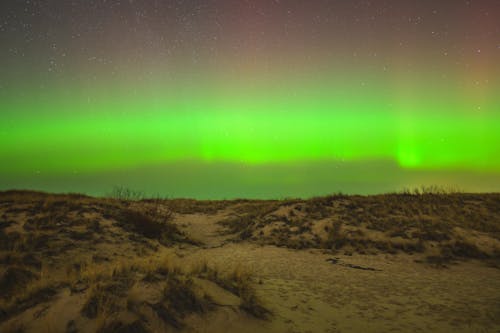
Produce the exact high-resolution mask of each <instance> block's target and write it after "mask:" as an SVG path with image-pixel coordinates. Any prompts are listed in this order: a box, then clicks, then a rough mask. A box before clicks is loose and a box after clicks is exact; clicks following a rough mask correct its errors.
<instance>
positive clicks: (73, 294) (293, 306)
mask: <svg viewBox="0 0 500 333" xmlns="http://www.w3.org/2000/svg"><path fill="white" fill-rule="evenodd" d="M16 200H21V199H16ZM43 200H47V199H43ZM71 200H73V199H71ZM79 200H84V201H85V200H87V199H79ZM89 200H90V199H89ZM99 204H100V203H99ZM82 205H88V206H89V207H90V208H89V210H88V211H86V212H84V213H81V214H80V215H78V216H81V217H82V218H84V219H85V221H87V220H88V221H98V222H99V223H98V224H99V228H98V229H96V230H98V231H91V232H88V230H93V229H89V227H88V226H86V224H85V223H87V222H85V223H84V222H78V223H79V224H78V223H77V224H75V225H74V226H71V224H70V223H67V221H64V220H57V219H56V220H51V221H50V223H52V224H51V226H52V227H53V228H55V229H53V232H54V233H53V235H54V238H53V239H49V241H48V242H49V243H47V244H49V245H47V248H45V247H44V248H42V250H43V251H41V252H40V253H39V256H41V257H42V258H41V259H40V260H41V261H42V263H45V262H48V263H50V265H49V264H47V265H45V264H42V265H41V267H42V268H41V271H40V272H39V273H37V274H40V279H42V277H44V278H46V277H47V276H49V277H50V278H51V279H55V278H56V276H59V275H61V276H65V279H66V280H68V279H69V278H68V277H67V276H66V275H67V274H69V273H68V267H69V266H68V265H74V263H76V262H78V261H77V260H76V258H92V261H93V262H94V263H98V264H99V265H106V264H107V263H108V262H109V263H110V264H111V263H114V262H124V261H126V260H135V259H137V258H141V260H142V259H143V260H145V261H146V260H147V261H148V262H152V260H158V261H161V260H164V258H169V260H171V261H172V262H174V263H175V264H176V265H178V266H180V267H197V265H198V266H199V265H200V263H203V264H206V265H208V266H210V267H212V268H214V269H216V270H217V271H219V272H222V273H224V272H230V271H233V270H239V271H243V272H246V273H248V274H249V275H251V281H252V286H253V288H254V290H255V294H256V296H257V298H258V299H259V302H260V304H261V305H262V306H263V307H264V308H265V309H267V310H269V312H270V313H271V315H269V316H268V318H267V319H262V318H256V317H255V316H253V315H251V314H250V313H247V312H245V311H243V310H242V308H241V306H240V304H241V302H242V298H241V297H242V296H238V295H237V294H235V293H234V292H231V291H230V290H228V289H227V288H221V286H220V284H217V283H215V282H214V281H212V280H210V279H207V278H203V277H200V276H198V275H193V276H192V279H193V281H194V285H195V286H196V288H198V289H200V290H203V293H204V294H205V295H208V296H209V298H210V299H211V302H212V303H213V304H215V306H212V307H211V308H210V310H207V311H203V312H192V313H187V314H186V315H185V316H183V317H182V318H183V322H184V324H185V325H183V326H182V327H177V328H176V327H173V326H172V325H169V324H168V323H165V322H164V321H162V320H161V318H159V316H158V315H157V314H155V313H154V311H153V310H151V309H153V308H154V307H153V304H159V303H158V302H159V301H158V299H160V298H161V297H160V296H161V295H160V290H161V288H160V287H158V286H159V284H158V283H160V282H158V283H157V282H151V283H146V282H144V281H142V280H138V281H136V282H135V283H134V284H133V285H132V286H131V287H130V286H129V287H127V288H128V289H126V292H127V293H128V295H127V296H126V299H127V305H126V306H125V305H124V307H123V309H125V308H126V309H128V310H123V311H121V312H119V311H117V313H115V314H107V313H105V314H102V315H98V316H97V318H86V317H85V316H83V315H82V308H83V307H85V304H87V303H88V300H89V297H90V295H91V292H92V290H93V289H92V288H93V287H91V286H89V285H85V284H84V283H83V282H81V280H82V279H83V278H81V276H80V277H78V278H75V279H73V280H71V283H65V284H62V285H61V286H60V287H58V288H56V289H55V290H56V292H55V294H54V295H52V296H50V297H48V298H44V299H41V300H40V301H35V302H33V303H32V304H30V305H29V306H27V307H25V308H23V310H22V311H15V308H14V312H12V313H11V314H9V313H8V312H6V310H2V307H1V306H0V332H2V333H3V332H23V331H25V332H68V333H69V332H96V331H98V330H99V327H101V332H148V331H150V332H151V331H153V332H179V331H183V332H214V333H216V332H217V333H218V332H241V333H244V332H276V333H278V332H363V333H368V332H497V333H498V332H500V269H499V268H498V266H495V265H491V263H490V262H487V261H485V260H480V259H474V258H468V259H465V258H464V259H461V260H456V261H455V260H454V261H450V262H447V264H446V265H441V266H436V265H430V264H428V263H425V262H423V258H424V257H425V254H426V253H417V252H415V253H412V252H411V251H406V252H405V251H397V252H395V253H391V252H392V251H391V252H384V251H378V252H376V253H375V252H372V251H371V250H370V251H367V252H365V253H364V254H360V253H358V252H357V251H355V250H352V249H350V250H349V251H344V250H335V249H333V250H332V249H326V248H311V247H305V248H296V249H294V248H290V247H286V246H276V245H272V244H270V243H269V242H267V243H266V242H262V241H260V240H259V239H257V240H256V237H249V238H247V239H241V237H238V234H237V233H235V232H228V229H227V226H224V225H221V224H220V223H219V222H221V221H225V220H227V219H228V218H231V217H232V216H234V215H237V214H240V213H241V209H240V208H239V207H240V206H243V205H246V203H243V204H241V203H234V204H233V203H231V204H227V205H225V206H222V208H220V209H217V210H214V211H210V212H196V211H193V212H184V211H183V210H185V209H184V208H183V210H179V211H177V212H176V213H175V214H174V215H173V216H172V220H171V222H170V223H172V224H173V225H175V226H177V227H178V228H179V229H180V230H181V231H182V232H183V234H184V235H185V236H186V237H187V238H186V239H190V241H189V242H184V241H179V242H177V241H176V242H174V243H172V244H165V243H161V242H158V241H157V239H156V238H154V237H153V236H154V235H153V236H151V237H149V238H145V237H142V236H141V237H139V236H137V235H136V234H135V233H134V232H133V231H130V230H129V229H127V228H126V227H123V226H122V225H118V224H116V223H115V222H114V220H113V219H114V218H113V217H112V216H111V217H110V216H105V214H104V215H103V214H102V213H99V209H100V208H99V207H100V206H99V205H98V204H96V203H94V202H93V201H92V202H90V201H89V203H86V201H85V203H84V204H82V203H80V204H78V205H76V206H82ZM116 205H118V204H116ZM141 205H143V204H142V203H133V204H131V205H127V207H129V206H130V207H132V208H133V209H135V208H137V207H142V206H141ZM339 205H344V203H340V204H339V203H338V202H337V203H335V204H334V205H332V207H333V208H332V209H339V207H338V206H339ZM106 207H108V206H106ZM109 207H111V208H109ZM109 207H108V208H106V209H114V208H113V207H115V208H116V207H119V206H109ZM120 207H121V206H120ZM130 207H129V208H130ZM134 207H135V208H134ZM290 207H292V208H290ZM129 208H127V209H129ZM137 209H138V208H137ZM162 209H165V210H167V207H166V206H165V207H163V206H162ZM292 209H294V208H293V205H286V206H279V207H278V208H276V209H275V208H272V209H270V210H269V211H270V212H271V214H270V215H269V214H268V215H269V216H271V217H270V220H269V221H274V222H269V221H268V220H265V221H268V222H266V223H267V224H265V225H264V226H263V228H264V229H263V230H264V231H265V232H263V234H272V232H271V231H269V230H268V229H269V226H270V225H273V224H276V225H277V226H278V227H279V228H282V225H283V224H285V222H280V219H281V218H283V217H284V216H288V215H287V214H290V211H291V210H292ZM480 209H481V210H482V211H484V210H485V208H482V207H480ZM0 213H1V214H2V216H3V219H4V220H5V221H10V222H8V223H7V222H4V224H3V227H2V228H3V232H4V235H7V236H9V235H14V233H23V232H26V233H27V232H28V231H27V230H31V229H29V228H31V227H29V228H28V227H27V225H29V223H30V222H29V221H30V220H29V219H30V217H31V218H32V217H33V216H38V215H37V214H38V211H37V210H34V209H31V208H29V205H22V204H21V203H18V204H17V205H14V204H13V203H12V201H5V202H4V203H1V204H0ZM68 214H69V215H68ZM68 214H67V215H66V217H65V218H66V219H73V218H74V219H75V220H77V219H76V217H73V215H71V213H68ZM266 214H267V213H266ZM292 214H295V213H292ZM492 214H493V215H492V216H494V219H493V220H491V221H490V222H492V223H497V222H498V221H497V220H495V219H496V216H498V211H494V212H493V213H492ZM495 214H496V215H495ZM268 215H266V216H268ZM74 216H76V215H74ZM294 216H295V215H294ZM297 216H298V218H301V219H302V218H303V217H304V216H305V215H304V214H303V213H301V212H298V213H297ZM485 216H486V215H485ZM332 219H333V220H335V217H334V218H332ZM327 220H328V219H326V218H321V217H318V218H316V219H313V220H312V222H310V223H311V228H309V229H308V230H312V231H314V230H323V229H325V228H324V225H326V223H327V222H328V221H327ZM276 221H277V222H276ZM32 223H33V222H32ZM66 226H67V229H64V228H66ZM70 227H71V228H72V229H68V228H70ZM361 227H363V226H361ZM256 228H257V227H256ZM292 228H295V227H291V228H290V229H291V230H294V229H292ZM363 228H364V227H363ZM483 229H484V228H483ZM483 229H481V230H483ZM36 230H38V231H37V232H42V231H43V230H45V229H43V228H42V227H40V229H36ZM40 230H42V231H40ZM47 230H48V229H47ZM54 230H55V231H54ZM259 230H260V229H255V230H253V231H252V232H253V235H255V234H258V233H259ZM280 230H281V229H280ZM325 230H326V229H325ZM347 230H348V231H349V232H350V231H351V230H350V229H347ZM363 230H364V232H365V234H364V236H363V237H374V238H373V239H379V238H380V237H381V236H380V235H379V234H380V233H381V232H380V231H376V230H374V231H371V230H370V229H366V228H365V229H363ZM450 230H451V229H450ZM453 230H455V229H453ZM457 230H458V231H454V232H455V233H458V234H459V233H460V232H463V230H462V229H460V228H459V229H457ZM461 230H462V231H461ZM488 230H489V229H488ZM312 231H308V232H312ZM44 232H45V231H44ZM458 234H457V235H458ZM466 234H467V237H472V236H470V235H476V236H474V237H476V238H474V239H475V240H477V242H479V243H478V244H479V245H480V246H489V247H491V248H493V249H495V247H496V246H497V242H498V239H497V236H494V237H493V236H491V237H490V236H488V234H487V233H485V232H484V231H477V230H476V231H470V232H467V233H466ZM66 235H72V237H73V238H71V239H72V240H71V241H70V242H67V240H66V237H67V236H66ZM75 235H76V236H75ZM492 235H493V233H492ZM306 236H307V235H306ZM309 236H310V235H309ZM309 236H308V237H309ZM459 236H460V235H459ZM280 237H281V236H280ZM304 237H305V236H304ZM325 237H326V236H325ZM377 237H378V238H377ZM457 237H458V236H457ZM460 237H462V236H460ZM464 237H465V236H464ZM257 238H258V237H257ZM309 238H311V237H309ZM4 239H5V240H8V239H9V238H8V237H7V238H4ZM80 239H82V240H80ZM370 244H371V243H370ZM429 244H430V245H428V247H431V246H434V245H435V244H437V243H433V242H430V243H429ZM481 244H482V245H481ZM484 244H486V245H484ZM28 245H29V244H28ZM15 249H16V250H15V251H18V252H19V251H20V250H19V249H18V247H16V248H15ZM9 251H11V252H9ZM12 251H13V250H3V252H1V253H0V254H1V255H2V260H3V261H2V264H1V265H2V266H1V267H0V278H1V279H4V280H5V276H6V272H7V270H8V269H9V267H11V266H12V265H13V266H16V267H17V266H18V265H20V263H16V262H14V263H12V259H8V258H10V257H12V256H14V257H15V255H18V254H19V253H18V252H15V253H14V252H12ZM429 251H431V253H433V252H432V251H433V250H432V249H431V250H429ZM16 253H17V254H16ZM23 253H24V252H23ZM9 256H10V257H9ZM16 258H17V257H16ZM49 259H50V260H49ZM8 260H11V261H8ZM44 265H45V266H44ZM44 267H46V268H45V269H44ZM47 267H50V268H47ZM150 270H151V271H152V272H153V273H154V272H156V271H154V270H152V269H150ZM2 274H3V275H2ZM65 274H66V275H65ZM86 274H88V272H87V273H86ZM155 274H156V275H158V274H157V273H155ZM112 276H113V277H114V276H115V275H112ZM161 278H162V277H161V276H160V279H161ZM1 279H0V280H1ZM66 280H65V281H66ZM2 281H3V280H1V281H0V282H1V283H3V282H2ZM68 281H69V280H68ZM75 281H76V282H75ZM141 281H142V282H141ZM155 281H156V280H155ZM1 283H0V285H1ZM81 284H82V285H83V286H82V287H80V285H81ZM27 288H28V289H29V285H28V287H27ZM75 290H76V291H75ZM131 295H132V296H131ZM132 298H133V299H135V301H134V302H135V303H134V304H139V305H137V308H133V309H132V310H131V306H130V304H129V303H130V301H129V300H130V299H132ZM1 299H2V298H0V300H1ZM5 299H7V300H8V298H7V297H6V296H5ZM11 303H12V302H11ZM18 303H19V304H18V305H19V306H21V302H20V301H19V302H18ZM0 304H1V303H0ZM6 304H7V303H6ZM2 311H4V313H5V315H4V317H3V318H4V319H2ZM110 318H113V320H118V319H119V320H123V322H132V321H133V320H136V319H134V318H142V319H141V320H142V322H143V324H144V325H143V326H141V327H142V328H141V329H134V328H133V327H126V328H123V327H122V328H119V327H118V328H116V327H115V328H114V329H110V328H109V326H108V329H104V330H103V329H102V327H103V325H104V324H103V323H104V322H107V321H109V319H110ZM104 326H105V325H104ZM144 328H146V329H144Z"/></svg>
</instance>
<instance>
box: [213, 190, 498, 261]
mask: <svg viewBox="0 0 500 333" xmlns="http://www.w3.org/2000/svg"><path fill="white" fill-rule="evenodd" d="M220 224H221V225H223V226H224V227H225V228H226V230H227V232H228V233H234V234H236V238H235V240H250V241H256V242H260V243H263V244H273V245H277V246H285V247H290V248H296V249H301V248H323V249H328V250H333V251H339V250H344V251H345V253H347V254H348V253H353V252H357V253H361V254H369V253H377V252H382V253H392V254H395V253H398V252H404V253H409V254H413V253H424V252H426V253H427V252H429V251H431V252H433V253H432V254H430V255H429V258H428V260H427V262H429V263H435V262H438V263H439V264H438V266H440V265H441V266H443V265H444V264H445V263H451V262H453V261H456V260H458V259H464V258H473V259H481V260H485V261H487V262H489V263H490V264H492V265H495V266H498V263H499V262H500V253H499V252H498V249H494V248H484V247H483V248H480V247H479V246H478V245H477V244H476V241H477V239H478V237H488V238H491V239H493V240H496V241H500V194H467V193H455V192H453V193H450V192H446V191H444V190H440V189H439V188H434V187H431V188H423V189H418V190H413V191H408V190H407V191H405V192H403V193H397V194H385V195H375V196H357V195H353V196H347V195H342V194H337V195H332V196H326V197H319V198H312V199H309V200H287V201H281V202H280V201H264V202H248V203H246V204H241V205H239V207H238V210H237V214H235V215H233V216H230V217H228V218H227V219H225V220H223V221H221V222H220ZM319 225H321V228H318V226H319Z"/></svg>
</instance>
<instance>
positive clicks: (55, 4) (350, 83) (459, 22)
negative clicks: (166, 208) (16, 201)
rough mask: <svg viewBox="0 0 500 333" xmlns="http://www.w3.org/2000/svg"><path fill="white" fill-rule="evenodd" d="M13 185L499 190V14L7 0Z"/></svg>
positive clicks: (498, 10)
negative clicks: (453, 188) (439, 186)
mask: <svg viewBox="0 0 500 333" xmlns="http://www.w3.org/2000/svg"><path fill="white" fill-rule="evenodd" d="M0 61H1V66H0V156H1V158H0V162H1V163H0V189H9V188H18V189H20V188H24V189H38V190H47V191H57V192H85V193H89V194H94V195H101V194H106V192H109V191H110V190H111V189H112V187H113V186H115V185H120V186H125V187H130V188H133V189H136V190H141V191H145V192H146V193H148V194H160V195H162V196H171V197H179V196H182V197H194V198H212V199H219V198H234V197H249V198H272V197H277V198H282V197H298V196H300V197H308V196H313V195H322V194H327V193H333V192H339V191H342V192H345V193H361V194H369V193H380V192H387V191H396V190H400V189H402V188H404V187H413V186H419V185H430V184H437V185H443V186H453V187H458V188H460V189H463V190H466V191H500V134H499V133H500V3H499V1H498V0H492V1H479V0H478V1H474V0H471V1H461V0H449V1H448V0H442V1H441V0H439V1H438V0H421V1H409V0H394V1H389V0H386V1H383V0H380V1H357V0H350V1H347V0H342V1H340V0H330V1H326V0H323V1H320V0H307V1H306V0H300V1H299V0H294V1H287V0H274V1H271V0H268V1H263V0H260V1H241V0H231V1H230V0H226V1H222V0H221V1H216V0H193V1H189V0H184V1H180V0H178V1H172V0H164V1H161V0H145V1H139V0H122V1H116V0H107V1H106V0H100V1H95V0H75V1H69V0H66V1H56V0H52V1H49V0H27V1H1V2H0Z"/></svg>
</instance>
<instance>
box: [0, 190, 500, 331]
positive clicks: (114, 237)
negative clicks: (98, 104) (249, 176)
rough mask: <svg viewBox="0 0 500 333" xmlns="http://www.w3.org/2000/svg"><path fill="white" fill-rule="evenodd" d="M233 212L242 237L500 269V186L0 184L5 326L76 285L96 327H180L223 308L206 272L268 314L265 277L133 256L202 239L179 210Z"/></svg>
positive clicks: (232, 231) (230, 224)
mask: <svg viewBox="0 0 500 333" xmlns="http://www.w3.org/2000/svg"><path fill="white" fill-rule="evenodd" d="M228 208H230V210H227V211H228V212H229V213H230V215H228V217H227V218H225V219H223V220H222V221H220V224H221V225H222V226H223V227H224V230H225V231H224V232H225V233H226V234H227V235H228V236H231V237H232V238H233V240H234V241H235V242H239V241H249V242H256V243H260V244H271V245H276V246H283V247H288V248H293V249H302V248H316V249H324V250H325V251H327V252H331V253H336V252H339V251H342V252H343V253H344V254H352V253H355V252H356V253H360V254H376V253H389V254H396V253H399V252H403V253H407V254H415V255H416V256H415V258H416V259H415V261H418V262H421V263H425V264H428V265H431V266H434V267H447V266H448V265H449V264H452V263H454V262H457V261H459V260H463V259H477V260H481V261H483V262H485V263H487V264H489V265H491V266H494V267H500V251H499V247H498V244H500V243H499V242H500V194H467V193H448V192H446V193H442V192H441V191H438V190H436V189H424V190H418V191H405V192H403V193H398V194H386V195H377V196H347V195H342V194H337V195H331V196H326V197H319V198H312V199H309V200H299V199H291V200H266V201H257V200H232V201H196V200H191V199H158V198H157V199H145V198H143V196H142V194H139V193H136V192H130V191H129V192H127V191H125V190H120V191H117V192H115V198H93V197H88V196H85V195H81V194H64V195H52V194H50V195H49V194H45V193H39V192H27V191H7V192H0V325H1V324H2V323H4V322H6V321H8V320H9V319H10V318H13V317H15V316H17V315H19V314H21V313H23V312H24V311H26V310H27V309H30V308H33V307H35V306H37V305H39V304H43V303H47V302H50V300H52V299H54V298H55V296H57V295H58V294H59V293H61V292H62V291H63V290H69V291H70V292H71V294H80V293H84V294H85V299H86V301H85V303H84V304H83V306H82V308H81V311H80V313H81V315H82V316H84V317H85V318H88V319H89V320H94V321H96V322H97V323H99V325H98V328H97V330H98V331H101V332H148V331H150V327H149V326H148V321H147V315H146V314H148V313H154V314H155V316H157V317H158V318H161V320H162V321H163V322H164V323H165V324H166V325H167V326H170V327H173V328H177V329H180V328H183V327H184V325H185V323H184V319H185V317H186V316H187V315H190V314H203V313H205V312H208V311H212V310H213V309H214V308H215V307H216V306H217V304H216V302H215V301H214V300H212V299H211V297H210V296H208V295H207V294H205V293H204V291H203V290H202V289H201V288H200V286H199V285H198V284H197V282H196V281H197V279H205V280H209V281H212V282H214V283H215V284H216V285H218V286H219V287H220V288H223V289H225V290H226V291H228V292H231V293H232V294H234V295H235V296H237V297H238V298H239V299H240V305H239V309H240V310H242V311H245V312H246V313H248V314H250V315H252V316H254V317H256V318H260V319H266V318H269V317H270V316H271V315H272V314H271V313H270V312H269V311H268V310H267V309H266V307H265V306H264V305H263V304H262V301H261V300H260V299H259V297H258V295H257V292H256V289H255V283H256V281H254V279H253V278H252V274H249V273H248V272H246V271H245V270H242V269H241V268H237V269H235V270H234V271H230V272H221V270H219V269H216V268H214V267H210V266H208V265H207V264H203V265H201V266H200V267H199V268H197V269H196V270H195V271H192V272H187V271H185V270H182V269H180V268H179V267H175V265H172V264H171V263H165V262H160V261H158V260H156V261H154V260H153V261H151V260H149V261H146V260H145V259H144V260H142V261H141V260H139V261H137V262H136V261H131V260H130V258H129V257H130V256H134V257H136V258H139V259H140V258H152V256H153V255H154V254H155V253H156V252H157V251H158V250H159V249H161V248H162V247H163V248H164V247H172V246H176V245H179V246H194V247H196V246H198V245H199V244H197V243H196V242H194V241H192V240H190V239H189V237H188V236H187V235H185V234H184V233H183V232H182V231H181V230H180V229H179V228H178V226H177V225H176V224H175V223H174V222H173V220H174V218H175V214H195V213H198V214H215V213H217V212H219V211H221V210H225V209H228ZM110 248H111V249H112V250H110ZM141 284H150V285H153V286H155V288H156V289H157V290H159V291H160V294H159V297H157V298H156V299H154V300H144V299H141V298H140V297H139V298H137V297H135V298H134V297H132V296H131V295H132V294H133V290H134V288H135V287H137V286H138V285H139V286H140V285H141ZM120 313H128V314H129V315H131V316H132V317H133V318H135V319H134V320H133V321H132V322H124V321H123V320H120V319H119V318H118V317H117V316H115V315H116V314H120ZM106 315H112V316H111V317H112V320H105V319H104V317H103V316H106ZM74 325H76V324H75V322H68V328H67V329H68V331H75V329H76V328H75V326H74ZM19 329H21V328H19ZM12 331H15V330H14V329H12Z"/></svg>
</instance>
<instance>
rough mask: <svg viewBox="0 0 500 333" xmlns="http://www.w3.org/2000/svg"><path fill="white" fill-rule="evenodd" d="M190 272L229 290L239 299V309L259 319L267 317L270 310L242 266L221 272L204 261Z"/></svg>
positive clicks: (250, 274) (252, 279)
mask: <svg viewBox="0 0 500 333" xmlns="http://www.w3.org/2000/svg"><path fill="white" fill-rule="evenodd" d="M192 273H193V274H195V275H197V276H199V277H201V278H204V279H207V280H210V281H213V282H215V283H216V284H217V285H219V286H220V287H222V288H224V289H226V290H228V291H230V292H231V293H233V294H235V295H236V296H238V297H239V298H240V300H241V303H240V309H242V310H243V311H245V312H247V313H249V314H251V315H252V316H254V317H256V318H259V319H268V318H269V317H270V316H271V312H270V311H269V310H268V309H267V308H266V307H265V306H264V305H263V303H262V300H261V299H260V298H259V297H258V296H257V293H256V290H255V288H254V283H255V281H254V278H253V277H252V273H251V272H250V271H249V270H248V269H246V268H243V267H242V266H237V267H235V268H233V269H232V270H230V271H229V272H223V271H221V270H220V269H218V268H217V267H212V266H210V265H209V264H208V263H207V262H206V261H203V262H201V263H199V264H198V265H197V266H195V267H194V268H193V270H192Z"/></svg>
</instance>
